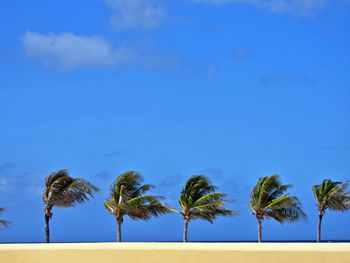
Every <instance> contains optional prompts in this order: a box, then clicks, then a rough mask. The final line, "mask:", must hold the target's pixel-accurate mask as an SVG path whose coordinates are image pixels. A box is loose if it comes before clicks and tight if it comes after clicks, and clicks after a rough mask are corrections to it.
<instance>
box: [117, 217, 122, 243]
mask: <svg viewBox="0 0 350 263" xmlns="http://www.w3.org/2000/svg"><path fill="white" fill-rule="evenodd" d="M117 242H122V221H121V220H120V219H118V218H117Z"/></svg>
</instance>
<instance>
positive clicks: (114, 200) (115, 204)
mask: <svg viewBox="0 0 350 263" xmlns="http://www.w3.org/2000/svg"><path fill="white" fill-rule="evenodd" d="M142 182H143V178H142V176H141V174H140V173H138V172H135V171H127V172H125V173H123V174H121V175H120V176H118V178H117V180H116V181H115V182H114V184H113V186H112V187H111V194H110V197H109V199H107V200H106V201H105V202H104V205H105V207H106V209H107V210H108V211H109V212H110V213H111V214H113V215H114V217H115V218H116V220H117V224H118V236H117V240H118V241H121V224H122V223H123V219H124V216H129V217H130V218H131V219H133V220H144V221H147V220H149V219H150V218H151V217H152V216H155V217H158V216H160V215H163V214H166V213H170V212H172V211H171V210H170V209H169V208H167V207H166V206H164V205H163V204H161V201H162V200H163V199H164V198H163V197H162V196H155V195H145V194H146V193H147V192H148V191H150V190H151V189H153V188H154V186H153V185H150V184H142Z"/></svg>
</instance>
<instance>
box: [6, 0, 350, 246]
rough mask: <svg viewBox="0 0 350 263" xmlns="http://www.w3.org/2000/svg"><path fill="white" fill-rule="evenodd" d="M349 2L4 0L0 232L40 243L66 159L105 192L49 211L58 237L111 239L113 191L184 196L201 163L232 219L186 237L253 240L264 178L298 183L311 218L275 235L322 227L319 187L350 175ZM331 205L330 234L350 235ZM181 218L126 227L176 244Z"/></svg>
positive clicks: (270, 232) (127, 236)
mask: <svg viewBox="0 0 350 263" xmlns="http://www.w3.org/2000/svg"><path fill="white" fill-rule="evenodd" d="M349 13H350V2H349V1H347V0H339V1H327V0H304V1H301V0H290V1H287V0H270V1H260V0H257V1H249V0H247V1H243V0H202V1H201V0H178V1H175V0H173V1H161V0H159V1H157V0H154V1H143V0H128V1H126V0H107V1H104V0H90V1H83V0H76V1H68V0H67V1H43V0H33V1H19V0H5V1H3V2H2V4H1V8H0V29H1V41H0V122H1V124H2V125H1V137H0V145H1V150H0V207H7V208H8V210H7V211H6V212H5V213H3V214H2V215H1V218H4V219H7V220H10V221H11V222H12V224H11V228H10V229H8V230H2V229H1V230H0V242H42V241H44V234H45V233H44V216H43V202H42V198H41V195H42V191H43V187H44V178H45V177H46V176H47V175H48V174H49V173H50V172H52V171H55V170H57V169H62V168H67V169H69V170H70V173H71V175H72V176H74V177H84V178H85V179H87V180H89V181H91V182H92V183H94V184H96V185H97V186H98V187H99V188H100V189H101V192H100V193H99V194H97V195H96V198H95V199H94V200H91V201H90V202H89V203H87V204H86V205H84V206H77V207H75V208H68V209H54V210H53V220H52V221H51V231H52V233H51V234H52V241H53V242H64V241H113V240H115V238H116V226H115V221H114V219H113V217H112V216H111V215H110V214H108V212H107V210H105V208H104V207H103V200H104V199H105V198H106V197H107V195H108V190H109V187H110V185H111V184H112V182H113V181H114V180H115V178H116V177H117V176H118V174H120V173H122V172H124V171H126V170H137V171H139V172H141V173H142V174H143V176H144V178H145V182H146V183H152V184H155V185H156V188H155V189H154V191H153V192H152V193H154V194H161V195H164V196H165V197H166V202H167V203H168V204H170V205H172V206H175V207H178V202H177V199H178V196H179V193H180V191H181V188H182V186H183V184H184V182H185V181H186V179H187V178H188V177H189V176H191V175H193V174H205V175H207V176H209V177H210V178H211V179H212V181H213V183H214V184H216V185H218V186H219V188H220V190H222V191H225V192H227V193H228V194H229V198H230V199H234V200H235V202H234V203H232V204H230V205H229V207H231V208H233V209H236V210H239V211H240V214H239V215H238V216H236V217H234V218H225V219H222V218H221V219H218V220H217V221H216V222H215V223H214V224H213V225H211V224H209V223H206V222H201V221H193V222H191V223H190V226H189V240H190V241H191V240H192V241H194V240H195V241H200V240H211V241H219V240H226V241H228V240H256V236H257V234H256V232H257V227H256V220H255V218H254V217H253V216H252V215H251V212H250V211H249V207H248V200H249V193H250V190H251V189H252V187H253V186H254V184H255V183H256V181H257V180H258V178H259V177H263V176H267V175H271V174H279V175H280V176H281V179H282V182H283V183H286V184H287V183H288V184H293V185H294V188H293V189H292V190H291V191H290V193H291V194H293V195H296V196H298V197H300V199H301V201H302V204H303V206H304V209H305V211H306V212H307V214H308V216H309V220H308V222H299V223H295V224H284V225H280V224H279V223H276V222H273V221H271V220H270V221H266V222H264V224H263V228H264V229H263V237H264V239H266V240H276V239H278V240H293V239H297V240H309V239H315V238H316V223H317V211H316V205H315V200H314V198H313V196H312V192H311V185H312V184H317V183H320V182H321V181H322V180H323V179H326V178H331V179H333V180H342V181H343V180H349V179H350V137H349V134H350V118H349V113H350V103H349V101H350V74H349V69H350V51H349V48H350V34H349V28H350V16H349ZM349 220H350V213H349V212H348V213H343V214H342V213H333V212H329V211H327V213H326V216H325V219H324V225H323V226H324V228H323V238H324V239H338V240H341V239H349V238H350V228H349V227H348V225H349ZM182 228H183V222H182V218H181V217H180V215H176V214H173V215H168V216H164V217H161V218H157V219H152V220H150V221H149V222H146V223H145V222H139V221H138V222H132V221H130V220H129V219H127V220H126V221H125V223H124V224H123V239H124V240H125V241H180V240H181V238H182Z"/></svg>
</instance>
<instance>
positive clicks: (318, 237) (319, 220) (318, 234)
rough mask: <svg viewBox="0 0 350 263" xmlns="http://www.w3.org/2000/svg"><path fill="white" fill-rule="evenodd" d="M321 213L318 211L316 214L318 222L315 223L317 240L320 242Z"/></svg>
mask: <svg viewBox="0 0 350 263" xmlns="http://www.w3.org/2000/svg"><path fill="white" fill-rule="evenodd" d="M322 217H323V215H322V214H321V213H319V215H318V224H317V242H321V224H322Z"/></svg>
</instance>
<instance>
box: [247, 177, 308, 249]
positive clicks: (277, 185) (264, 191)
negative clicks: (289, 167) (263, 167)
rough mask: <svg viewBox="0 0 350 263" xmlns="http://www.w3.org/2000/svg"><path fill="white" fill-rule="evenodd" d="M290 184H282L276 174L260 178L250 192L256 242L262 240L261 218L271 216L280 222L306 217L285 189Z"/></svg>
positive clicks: (295, 200)
mask: <svg viewBox="0 0 350 263" xmlns="http://www.w3.org/2000/svg"><path fill="white" fill-rule="evenodd" d="M291 187H292V185H283V184H281V182H280V179H279V176H278V175H272V176H267V177H263V178H260V179H259V180H258V182H257V184H256V185H255V186H254V188H253V191H252V192H251V194H250V197H251V200H250V202H249V206H250V209H251V210H252V212H253V214H254V215H255V217H256V219H257V221H258V242H261V241H262V226H261V224H262V220H264V219H265V218H266V219H270V218H273V219H275V220H277V221H278V222H280V223H284V222H286V221H287V222H296V221H298V220H299V219H307V216H306V214H305V213H304V211H303V210H302V208H301V204H300V202H299V200H298V198H296V197H295V196H290V195H289V194H288V193H286V191H287V190H288V189H289V188H291Z"/></svg>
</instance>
